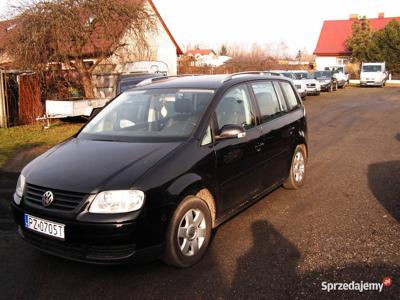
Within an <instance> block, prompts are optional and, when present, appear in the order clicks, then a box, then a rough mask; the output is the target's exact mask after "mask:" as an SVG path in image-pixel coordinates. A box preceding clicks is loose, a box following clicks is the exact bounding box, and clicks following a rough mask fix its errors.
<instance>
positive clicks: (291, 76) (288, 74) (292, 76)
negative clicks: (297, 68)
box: [281, 72, 296, 79]
mask: <svg viewBox="0 0 400 300" xmlns="http://www.w3.org/2000/svg"><path fill="white" fill-rule="evenodd" d="M281 74H282V75H283V76H285V77H287V78H290V79H295V78H296V77H295V76H294V75H293V74H292V73H290V72H282V73H281Z"/></svg>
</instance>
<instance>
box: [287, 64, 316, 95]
mask: <svg viewBox="0 0 400 300" xmlns="http://www.w3.org/2000/svg"><path fill="white" fill-rule="evenodd" d="M292 73H293V74H294V76H296V79H297V80H301V81H302V82H304V84H305V85H306V91H307V95H319V94H320V93H321V84H320V83H319V82H318V81H317V80H316V79H314V78H312V76H311V75H310V74H309V73H308V72H307V71H301V70H294V71H292Z"/></svg>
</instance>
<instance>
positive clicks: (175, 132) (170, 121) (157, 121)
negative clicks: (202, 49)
mask: <svg viewBox="0 0 400 300" xmlns="http://www.w3.org/2000/svg"><path fill="white" fill-rule="evenodd" d="M213 95H214V91H213V90H201V89H199V90H197V89H196V90H189V89H149V90H137V91H127V92H125V93H122V94H121V95H119V96H118V97H117V98H115V99H114V100H113V102H111V103H110V104H109V105H108V106H107V107H105V108H104V109H103V110H102V111H101V112H100V113H99V114H98V115H97V116H96V117H94V118H93V119H92V120H91V121H90V122H89V123H88V124H87V125H86V126H85V127H84V129H83V130H82V131H81V133H80V134H79V135H78V138H86V139H93V140H109V141H126V142H129V141H134V142H136V141H157V142H160V141H180V140H185V139H187V138H188V137H189V136H190V135H191V133H192V132H193V131H194V129H195V128H196V127H197V124H198V122H199V121H200V118H201V116H202V115H203V112H204V111H205V109H206V107H207V106H208V104H209V102H210V101H211V99H212V97H213Z"/></svg>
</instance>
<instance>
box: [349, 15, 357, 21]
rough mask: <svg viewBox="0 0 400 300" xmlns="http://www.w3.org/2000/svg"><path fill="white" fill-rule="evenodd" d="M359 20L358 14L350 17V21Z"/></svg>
mask: <svg viewBox="0 0 400 300" xmlns="http://www.w3.org/2000/svg"><path fill="white" fill-rule="evenodd" d="M357 19H358V14H351V15H350V20H357Z"/></svg>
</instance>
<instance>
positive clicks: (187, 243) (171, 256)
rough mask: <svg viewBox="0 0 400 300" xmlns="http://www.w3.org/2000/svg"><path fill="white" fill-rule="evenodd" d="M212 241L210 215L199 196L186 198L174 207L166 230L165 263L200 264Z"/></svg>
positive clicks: (185, 265)
mask: <svg viewBox="0 0 400 300" xmlns="http://www.w3.org/2000/svg"><path fill="white" fill-rule="evenodd" d="M210 240H211V214H210V210H209V208H208V205H207V204H206V203H205V202H204V201H203V200H201V199H200V198H197V197H194V196H188V197H186V198H185V199H184V200H183V201H182V202H181V203H180V204H179V206H178V207H177V209H176V210H175V212H174V214H173V216H172V218H171V221H170V224H169V226H168V229H167V233H166V243H165V249H164V261H165V263H167V264H169V265H171V266H174V267H178V268H186V267H190V266H192V265H194V264H195V263H197V262H198V261H199V260H200V259H201V258H202V257H203V255H204V253H205V252H206V250H207V247H208V245H209V243H210Z"/></svg>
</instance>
